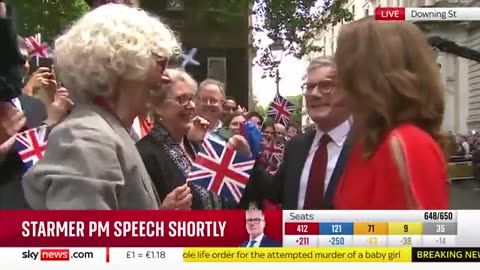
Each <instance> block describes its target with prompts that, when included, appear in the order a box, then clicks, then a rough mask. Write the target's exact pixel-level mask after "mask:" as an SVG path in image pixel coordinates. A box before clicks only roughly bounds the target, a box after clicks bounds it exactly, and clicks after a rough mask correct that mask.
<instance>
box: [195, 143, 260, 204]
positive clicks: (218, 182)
mask: <svg viewBox="0 0 480 270" xmlns="http://www.w3.org/2000/svg"><path fill="white" fill-rule="evenodd" d="M202 146H203V149H202V150H201V151H200V152H199V153H198V155H197V157H196V158H195V161H194V162H193V164H192V170H191V171H190V174H189V176H188V179H187V181H190V182H191V183H192V184H196V185H198V186H201V187H203V188H205V189H207V190H209V191H211V192H213V193H216V194H218V195H220V196H222V197H223V198H225V199H226V200H228V201H232V202H233V201H235V202H239V201H240V199H241V198H242V195H243V193H244V191H245V187H246V186H247V183H248V181H249V178H250V174H251V173H252V169H253V165H254V164H255V160H254V159H253V158H252V157H247V156H244V155H242V154H240V153H238V152H237V151H235V149H233V148H232V147H231V146H229V145H228V143H227V142H225V141H223V140H221V139H220V138H218V137H216V136H212V135H211V134H207V136H205V139H204V141H203V145H202Z"/></svg>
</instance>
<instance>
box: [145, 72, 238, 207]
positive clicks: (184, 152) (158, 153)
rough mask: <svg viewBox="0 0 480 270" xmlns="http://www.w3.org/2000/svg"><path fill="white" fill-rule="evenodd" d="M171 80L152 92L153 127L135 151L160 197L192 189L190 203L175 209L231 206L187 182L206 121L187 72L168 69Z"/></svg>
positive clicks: (195, 83) (195, 84)
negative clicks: (197, 109)
mask: <svg viewBox="0 0 480 270" xmlns="http://www.w3.org/2000/svg"><path fill="white" fill-rule="evenodd" d="M167 72H168V74H169V77H170V79H171V82H170V83H169V84H165V85H163V86H162V87H161V88H158V89H156V90H154V91H152V92H151V99H150V104H151V110H152V118H153V120H154V127H153V129H152V130H151V132H150V134H148V135H147V136H145V137H144V138H143V139H141V140H140V141H139V142H138V143H137V148H138V151H139V153H140V155H141V157H142V159H143V161H144V163H145V166H146V168H147V171H148V173H149V175H150V177H151V178H152V180H153V183H154V184H155V187H156V190H157V192H158V195H159V196H160V199H164V198H165V197H168V195H169V194H171V193H172V192H174V191H175V189H176V188H178V187H181V188H185V187H186V188H188V189H191V190H192V195H193V198H192V202H191V204H187V203H186V204H182V205H181V206H180V207H179V208H177V209H190V208H191V209H194V210H206V209H223V208H229V207H234V205H230V204H229V203H227V201H225V200H223V199H222V198H221V197H220V196H218V195H216V194H214V193H211V192H209V191H207V190H206V189H203V188H202V187H199V186H197V185H190V184H188V185H187V184H186V179H187V177H188V174H189V172H190V169H191V166H192V162H193V161H194V160H195V157H196V154H197V152H198V151H199V145H198V144H196V143H195V142H193V141H191V140H190V139H189V138H192V137H197V139H196V140H195V141H199V142H201V140H202V139H203V136H204V135H205V133H206V132H207V131H208V127H209V123H208V122H207V121H206V120H204V119H201V118H199V117H194V116H195V104H194V102H193V100H194V98H195V94H196V92H197V88H198V86H197V82H196V81H195V80H194V79H193V78H192V77H191V76H190V75H188V73H186V72H184V71H180V70H174V69H168V70H167Z"/></svg>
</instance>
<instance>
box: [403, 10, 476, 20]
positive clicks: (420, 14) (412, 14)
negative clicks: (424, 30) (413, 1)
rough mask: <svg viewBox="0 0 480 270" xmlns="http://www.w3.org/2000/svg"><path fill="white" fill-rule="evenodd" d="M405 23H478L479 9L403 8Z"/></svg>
mask: <svg viewBox="0 0 480 270" xmlns="http://www.w3.org/2000/svg"><path fill="white" fill-rule="evenodd" d="M405 20H406V21H480V7H466V8H405Z"/></svg>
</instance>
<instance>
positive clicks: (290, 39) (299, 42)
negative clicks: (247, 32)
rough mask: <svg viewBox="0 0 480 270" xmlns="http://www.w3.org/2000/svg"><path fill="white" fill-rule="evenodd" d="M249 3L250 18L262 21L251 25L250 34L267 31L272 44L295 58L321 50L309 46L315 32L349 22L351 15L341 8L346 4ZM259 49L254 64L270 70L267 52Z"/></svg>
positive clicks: (333, 0)
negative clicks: (279, 43)
mask: <svg viewBox="0 0 480 270" xmlns="http://www.w3.org/2000/svg"><path fill="white" fill-rule="evenodd" d="M253 1H254V8H253V11H252V12H253V15H254V16H256V17H258V18H264V21H263V23H259V24H257V25H253V29H252V30H253V32H261V31H267V32H268V35H269V37H270V38H271V39H272V40H282V41H283V43H284V46H285V48H286V50H287V52H288V53H291V54H294V55H295V56H297V57H298V58H301V57H302V56H304V55H305V54H307V53H309V52H312V51H321V50H322V48H321V47H319V46H316V45H314V44H313V43H312V40H313V38H314V37H315V33H316V32H317V31H318V30H320V29H325V28H326V27H328V26H334V25H336V24H338V23H342V22H347V21H351V20H353V14H352V13H351V12H350V10H349V9H347V8H346V7H345V5H346V4H347V3H348V0H324V1H320V0H253ZM254 46H255V41H254ZM259 49H261V50H262V51H260V57H258V61H257V62H258V64H260V65H261V66H263V67H264V68H266V69H272V67H273V66H274V65H273V63H272V62H271V57H270V52H269V50H268V49H265V48H259ZM271 75H273V74H271Z"/></svg>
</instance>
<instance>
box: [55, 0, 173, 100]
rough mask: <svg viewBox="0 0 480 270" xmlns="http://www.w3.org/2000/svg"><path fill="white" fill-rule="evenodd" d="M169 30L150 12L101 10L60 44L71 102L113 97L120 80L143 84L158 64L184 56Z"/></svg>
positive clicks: (118, 7)
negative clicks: (161, 61)
mask: <svg viewBox="0 0 480 270" xmlns="http://www.w3.org/2000/svg"><path fill="white" fill-rule="evenodd" d="M180 51H181V50H180V44H179V42H178V40H177V38H176V37H175V35H174V33H173V32H172V31H171V30H170V28H169V27H168V26H167V25H166V24H164V23H162V22H161V21H160V20H159V19H158V18H156V17H154V16H151V15H149V14H147V13H146V12H145V11H143V10H141V9H138V8H134V7H129V6H126V5H122V4H107V5H103V6H100V7H98V8H96V9H94V10H93V11H91V12H89V13H87V14H86V15H84V16H83V17H82V18H81V19H80V20H78V21H77V22H76V23H75V24H73V26H72V27H70V29H68V30H67V31H66V32H65V33H64V34H63V35H62V36H60V37H59V38H58V39H57V40H56V41H55V50H54V61H55V69H56V74H57V76H58V77H59V79H60V80H61V81H62V83H63V84H64V85H65V87H66V88H67V89H69V91H70V94H71V95H72V97H73V98H74V99H75V100H76V101H77V102H78V101H89V100H91V99H92V98H93V97H95V96H102V97H105V98H107V99H108V98H109V97H111V96H112V95H114V91H115V89H114V88H115V86H114V84H115V82H116V81H117V80H118V78H123V79H132V80H142V79H144V78H146V76H147V74H148V73H149V71H150V70H151V69H152V68H153V67H154V65H155V64H156V61H158V58H160V59H168V58H169V57H171V56H172V55H176V54H178V53H179V52H180Z"/></svg>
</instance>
